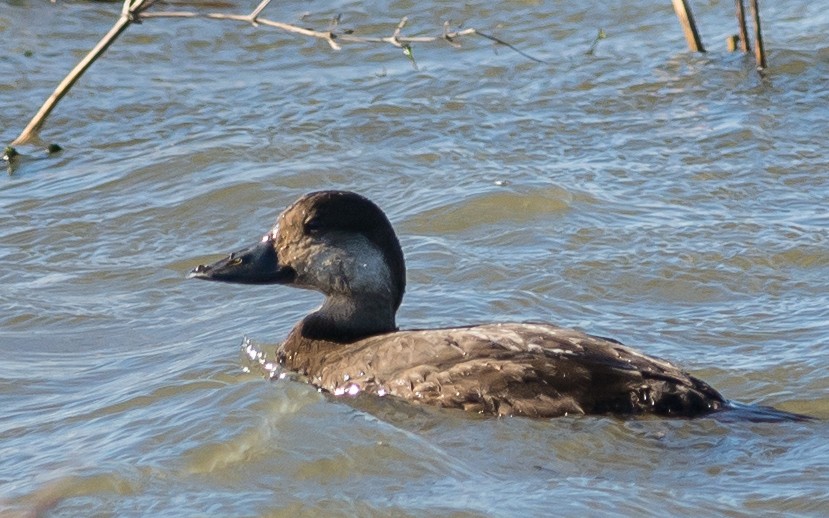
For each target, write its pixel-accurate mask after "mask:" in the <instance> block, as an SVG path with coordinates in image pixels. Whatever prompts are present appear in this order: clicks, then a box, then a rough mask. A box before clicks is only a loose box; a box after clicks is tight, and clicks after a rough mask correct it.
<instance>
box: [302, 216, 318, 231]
mask: <svg viewBox="0 0 829 518" xmlns="http://www.w3.org/2000/svg"><path fill="white" fill-rule="evenodd" d="M321 229H322V222H321V221H320V219H319V218H311V219H309V220H308V221H306V222H305V226H304V227H303V231H304V232H305V233H306V234H316V233H317V232H319V231H320V230H321Z"/></svg>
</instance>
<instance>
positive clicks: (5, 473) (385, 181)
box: [0, 0, 829, 516]
mask: <svg viewBox="0 0 829 518" xmlns="http://www.w3.org/2000/svg"><path fill="white" fill-rule="evenodd" d="M252 4H253V3H252V2H242V1H240V0H234V1H233V2H230V3H229V7H228V10H229V11H233V12H242V11H244V10H246V9H249V8H251V7H250V6H251V5H252ZM771 4H772V2H765V3H764V4H763V6H762V8H763V16H764V20H765V26H764V29H765V37H766V43H767V47H768V49H769V62H770V68H769V70H768V73H767V74H766V75H765V76H764V77H760V76H759V75H758V74H757V73H756V71H755V70H754V67H753V65H752V62H751V60H750V58H748V57H745V56H742V55H739V54H728V53H726V52H724V51H723V50H722V49H723V47H724V43H721V42H723V41H724V38H725V36H726V35H728V34H730V33H732V32H734V25H735V24H734V21H733V16H732V8H733V6H732V3H729V2H716V1H714V2H694V8H695V14H696V16H697V21H698V23H699V25H700V28H701V31H702V34H703V38H704V39H705V43H706V44H707V46H708V47H709V48H710V50H711V52H710V53H708V54H705V55H693V54H689V53H687V52H686V51H685V50H684V41H683V39H682V36H681V33H680V31H679V28H678V24H677V22H676V19H675V17H674V14H673V12H672V10H671V7H670V3H669V2H662V3H653V2H644V1H639V0H633V1H628V2H624V3H621V2H582V3H578V2H538V3H535V2H499V3H494V2H492V3H490V4H489V5H488V6H485V7H481V6H477V5H475V4H474V3H467V4H465V5H464V6H463V7H461V6H460V5H459V4H458V3H457V2H439V1H433V2H420V3H413V2H369V3H366V2H336V3H331V4H327V5H317V4H307V3H304V2H279V3H278V5H274V6H272V7H271V8H269V10H268V11H267V12H268V13H269V16H270V17H271V18H274V19H279V20H285V21H297V20H299V18H300V17H301V16H302V15H303V13H305V12H306V11H308V10H311V13H310V14H309V15H307V16H306V17H305V18H304V19H303V20H302V21H301V22H299V23H301V24H303V25H307V26H314V27H318V28H324V27H326V26H327V25H328V20H329V19H330V18H331V17H333V16H335V15H336V14H337V13H342V14H343V17H342V21H341V24H342V25H343V26H344V27H346V28H354V29H358V31H359V32H361V33H366V34H372V35H375V34H390V33H391V31H392V30H393V28H394V26H395V25H396V24H397V21H398V20H399V19H400V18H401V17H402V16H404V15H409V16H410V20H409V25H408V26H407V29H406V31H408V33H409V34H426V33H429V34H432V33H439V32H440V30H441V26H442V23H443V20H445V19H452V20H454V21H455V22H463V24H464V26H474V27H478V28H480V29H482V30H485V31H490V32H493V33H495V34H497V35H498V36H500V37H502V38H504V39H506V40H508V41H510V42H511V43H514V44H515V45H517V46H518V47H519V48H521V49H522V50H524V51H526V52H529V53H530V54H532V55H534V56H537V57H538V58H541V59H543V60H545V61H547V63H543V64H539V63H534V62H532V61H529V60H526V59H524V58H522V57H521V56H519V55H517V54H515V53H512V52H510V51H508V50H507V49H505V48H503V47H498V48H495V47H493V45H492V44H491V42H489V41H487V40H482V39H481V40H475V39H472V40H465V41H464V42H463V43H464V46H463V47H462V48H460V49H453V48H451V47H449V46H448V45H416V46H415V48H414V56H415V59H416V61H417V69H415V68H414V67H413V66H412V64H411V63H410V62H409V61H408V60H407V59H406V58H405V57H404V56H403V55H402V53H401V52H400V51H399V50H396V49H393V48H392V47H378V46H366V45H348V46H346V48H345V49H344V50H343V51H341V52H333V51H331V50H330V49H329V48H328V47H327V45H325V44H324V43H316V42H311V41H308V40H306V39H302V38H298V37H292V36H288V35H285V34H281V33H277V32H275V31H273V30H268V29H265V28H259V29H253V28H249V27H246V26H243V25H235V24H232V23H230V22H216V21H204V20H152V21H148V22H146V23H144V24H142V25H141V26H135V27H131V28H130V29H129V30H128V31H127V33H125V34H124V35H123V37H122V38H121V39H120V40H119V41H118V42H117V43H116V44H115V45H113V46H112V47H111V48H110V50H109V51H108V52H107V54H106V56H105V57H104V59H103V60H101V61H100V62H98V63H96V64H95V65H94V66H93V68H92V69H91V70H90V71H89V73H88V74H87V75H86V76H85V77H84V78H83V79H82V80H81V81H80V82H79V83H78V84H77V85H76V86H75V88H74V89H73V90H72V91H71V93H70V95H69V96H68V97H67V98H66V99H64V101H63V102H62V103H61V104H60V105H59V107H58V109H57V110H56V111H55V112H54V113H53V115H52V117H51V118H50V119H49V121H48V123H47V126H46V128H45V130H44V131H43V132H42V135H41V136H42V137H43V139H44V141H46V142H57V143H59V144H60V145H61V146H63V147H64V148H65V151H64V152H62V153H60V154H58V155H55V156H53V157H50V158H43V157H41V156H40V154H39V152H37V151H36V150H34V149H32V148H24V149H21V150H22V151H23V152H24V153H27V154H29V155H30V157H29V158H27V159H26V160H24V161H23V162H22V163H21V164H20V166H19V167H18V169H17V170H16V171H15V173H14V174H13V175H10V176H6V177H5V178H3V179H2V180H0V283H1V284H2V291H0V294H2V295H0V351H2V355H3V361H2V363H0V408H2V409H3V410H2V412H1V413H0V459H2V460H1V461H0V513H2V512H6V513H13V514H27V513H29V512H31V513H32V514H34V515H38V514H44V515H50V516H79V515H96V516H101V515H103V516H107V515H112V516H146V515H151V514H152V515H167V516H183V515H184V516H187V515H195V516H203V515H211V516H222V515H240V516H242V515H244V516H283V515H285V516H295V515H308V516H317V515H321V514H323V513H325V514H331V515H360V516H367V515H375V516H387V515H396V516H397V515H411V516H422V515H455V516H485V515H519V514H520V515H527V514H529V515H550V514H563V515H601V514H605V513H610V512H612V513H621V514H631V515H633V514H635V515H640V514H652V515H656V514H658V515H667V514H685V515H687V514H691V513H702V514H706V515H708V514H728V515H731V516H734V515H741V514H746V515H749V514H750V515H757V514H772V513H775V512H786V513H800V514H812V515H826V514H827V513H829V446H827V444H829V443H827V440H826V437H827V436H829V427H828V426H827V424H826V419H827V418H829V381H828V380H829V376H827V374H826V373H827V372H829V354H827V353H829V325H827V324H829V291H828V290H827V284H828V283H827V279H829V211H828V210H827V208H828V207H829V175H827V173H829V152H827V146H826V143H825V140H826V135H827V134H829V122H827V121H829V108H827V107H829V82H827V77H829V43H827V39H826V34H827V33H829V16H828V15H827V14H826V12H825V9H823V6H821V5H819V4H820V3H819V2H805V1H793V2H780V3H779V4H778V5H771ZM187 7H188V6H187V5H184V6H183V7H181V6H179V7H178V8H187ZM119 8H120V6H119V4H118V3H114V4H113V3H99V2H92V3H84V2H64V1H58V2H57V3H55V4H51V3H49V2H42V1H34V0H0V51H2V52H0V106H2V108H3V112H2V119H1V120H0V134H1V135H2V138H3V141H4V142H10V141H11V140H13V139H14V138H15V136H16V135H17V133H18V132H19V131H20V130H21V129H22V128H23V127H24V126H25V124H26V122H27V121H28V120H29V118H30V117H31V116H32V115H33V114H34V113H35V111H36V110H37V108H38V106H39V105H40V103H41V102H42V101H43V100H44V99H45V98H46V97H47V96H48V95H49V93H50V92H51V91H52V89H53V88H54V86H55V85H56V84H57V83H58V81H60V79H62V78H63V76H64V74H65V73H66V72H67V71H68V70H69V69H70V68H71V67H72V66H74V64H75V63H76V62H77V60H79V59H80V58H81V57H82V56H83V55H84V53H85V52H86V51H87V50H88V49H89V48H91V47H92V46H93V45H94V43H95V42H96V41H97V40H98V39H99V38H100V36H101V35H103V34H104V33H105V32H106V31H107V30H108V29H109V27H110V26H111V24H112V23H113V22H114V20H115V18H116V13H117V12H118V10H119ZM215 8H216V9H220V8H221V5H219V6H218V7H215ZM600 28H604V29H605V32H606V33H607V38H606V39H605V40H602V41H600V42H599V43H598V46H597V48H596V51H595V53H594V54H593V55H587V54H585V51H586V50H587V49H588V48H589V47H590V45H591V43H592V41H593V39H594V38H595V36H596V34H597V32H598V30H599V29H600ZM327 188H338V189H339V188H344V189H352V190H358V191H360V192H362V193H364V194H366V195H367V196H369V197H370V198H372V199H373V200H375V201H376V202H377V203H378V204H379V205H380V206H382V207H383V208H384V209H385V210H386V211H387V212H388V214H389V216H390V219H391V220H392V222H393V223H394V224H395V226H396V227H397V229H398V231H399V232H400V234H401V240H402V244H403V246H404V249H405V252H406V256H407V261H408V266H409V275H408V277H409V293H408V294H407V296H406V299H405V300H404V304H403V307H402V308H401V312H400V315H399V323H400V324H401V325H402V326H403V327H424V326H441V325H453V324H461V323H474V322H483V321H491V320H522V319H533V320H549V321H553V322H556V323H559V324H562V325H567V326H575V327H580V328H583V329H585V330H587V331H589V332H593V333H597V334H602V335H607V336H613V337H615V338H617V339H619V340H622V341H623V342H625V343H628V344H631V345H635V346H637V347H638V348H640V349H642V350H644V351H646V352H648V353H651V354H654V355H658V356H662V357H666V358H670V359H673V360H675V361H677V362H678V363H680V364H682V365H683V366H685V367H686V368H688V369H689V370H691V371H692V372H693V373H695V374H697V375H699V376H700V377H702V378H704V379H706V380H707V381H709V382H710V383H711V384H713V385H714V386H715V387H717V388H719V389H720V390H721V391H722V392H723V393H724V394H725V395H726V396H727V397H729V398H731V399H734V400H737V401H741V402H745V403H762V404H767V405H774V406H776V407H778V408H781V409H785V410H789V411H795V412H803V413H808V414H811V415H814V416H817V417H819V418H820V420H819V421H816V422H813V423H746V422H727V421H722V420H716V419H698V420H692V421H688V420H658V419H635V420H619V419H614V418H596V417H587V418H565V419H556V420H548V421H533V420H528V419H518V418H515V419H500V420H493V419H481V418H478V417H476V416H468V415H465V414H459V413H456V412H451V411H438V410H432V409H423V408H415V407H411V406H408V405H405V404H400V403H396V402H394V401H390V400H387V399H384V400H379V401H378V400H371V399H363V398H361V397H358V398H357V399H356V400H343V399H339V400H336V399H331V398H328V397H326V396H324V395H322V394H319V393H317V392H316V391H315V390H313V389H312V388H310V387H309V386H306V385H303V384H301V383H298V382H295V381H290V380H287V379H286V380H274V381H268V380H267V379H266V376H265V375H263V373H262V372H261V369H258V368H257V366H258V364H257V363H256V362H251V361H250V360H249V359H248V358H247V356H246V354H245V353H244V351H243V350H242V347H241V344H243V338H244V337H245V336H248V337H250V339H251V340H252V343H253V344H254V346H255V347H257V348H259V349H260V350H262V351H270V350H272V348H271V345H269V344H275V343H277V342H278V341H279V340H280V338H281V337H283V336H284V335H285V333H286V332H287V331H288V330H289V329H290V327H291V326H292V325H293V323H294V322H296V321H297V320H298V319H299V318H300V317H301V316H302V315H303V314H305V313H306V312H307V311H308V310H309V309H310V308H312V307H314V306H315V305H316V304H318V303H319V301H320V298H319V296H318V295H315V294H313V293H305V292H296V291H292V290H289V289H287V288H273V287H246V286H232V285H213V284H206V283H195V282H186V281H184V273H185V272H186V271H187V270H188V269H189V268H190V267H192V266H193V265H195V264H197V263H199V262H204V261H206V260H209V259H212V258H214V257H216V256H217V255H216V254H221V253H225V252H227V251H230V250H233V249H235V248H236V247H238V246H239V245H242V244H246V243H247V242H249V241H250V240H252V239H255V238H256V237H257V236H259V235H261V234H262V233H263V232H264V231H265V230H266V229H267V228H268V227H269V226H270V224H271V223H272V222H273V219H274V218H275V216H276V214H277V213H278V212H279V211H280V210H281V209H282V208H283V207H284V206H285V205H286V204H287V203H289V202H290V201H292V200H293V199H295V198H296V197H297V196H298V195H299V194H301V193H304V192H307V191H310V190H317V189H327Z"/></svg>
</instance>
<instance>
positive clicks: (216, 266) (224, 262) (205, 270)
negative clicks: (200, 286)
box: [187, 236, 296, 284]
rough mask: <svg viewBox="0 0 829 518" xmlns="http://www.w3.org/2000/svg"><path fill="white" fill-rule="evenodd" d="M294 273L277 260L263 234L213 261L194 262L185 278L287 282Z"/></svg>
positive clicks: (242, 282)
mask: <svg viewBox="0 0 829 518" xmlns="http://www.w3.org/2000/svg"><path fill="white" fill-rule="evenodd" d="M295 275H296V273H295V272H294V270H293V268H290V267H288V266H283V265H281V264H279V258H278V257H277V255H276V250H275V249H274V247H273V241H272V240H271V239H268V236H266V237H265V238H264V239H263V240H262V241H260V242H258V243H256V244H255V245H253V246H250V247H248V248H245V249H243V250H239V251H238V252H233V253H232V254H230V255H228V256H227V257H225V258H224V259H221V260H219V261H216V262H215V263H213V264H207V265H205V264H200V265H198V266H196V267H195V268H193V269H192V270H190V272H189V273H188V274H187V278H188V279H204V280H208V281H221V282H235V283H239V284H284V283H288V282H291V281H292V280H293V279H294V276H295Z"/></svg>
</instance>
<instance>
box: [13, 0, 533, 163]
mask: <svg viewBox="0 0 829 518" xmlns="http://www.w3.org/2000/svg"><path fill="white" fill-rule="evenodd" d="M155 2H156V0H124V4H123V6H122V8H121V16H120V17H119V19H118V21H117V22H115V25H114V26H113V27H112V29H110V30H109V32H108V33H107V34H106V35H105V36H104V37H103V38H102V39H101V41H99V42H98V44H97V45H95V47H94V48H93V49H92V50H91V51H90V52H89V53H88V54H87V55H86V56H85V57H84V58H83V59H82V60H81V61H80V63H78V64H77V65H76V66H75V68H74V69H72V71H71V72H70V73H69V74H68V75H67V76H66V78H64V80H63V81H61V83H60V84H59V85H58V86H57V88H55V91H54V92H53V93H52V95H50V96H49V98H48V99H47V100H46V102H44V103H43V106H41V108H40V110H38V112H37V114H36V115H35V116H34V118H32V120H31V121H30V122H29V124H28V125H27V126H26V128H25V129H24V130H23V132H22V133H21V134H20V136H18V137H17V138H16V139H15V140H14V141H13V142H12V143H11V145H10V146H9V147H8V148H7V151H6V157H5V158H7V159H8V158H9V157H10V156H14V154H16V151H15V150H14V148H13V146H17V145H20V144H25V143H27V142H30V141H31V140H33V139H34V138H35V137H36V136H37V133H38V132H39V131H40V129H41V128H42V127H43V124H44V122H45V121H46V118H47V117H48V116H49V114H50V113H51V112H52V110H53V109H54V108H55V106H57V104H58V102H60V100H61V99H62V98H63V97H64V96H65V95H66V93H67V92H68V91H69V89H70V88H72V85H74V84H75V82H77V80H78V79H79V78H80V77H81V76H82V75H83V73H84V72H86V70H87V69H88V68H89V67H90V66H91V65H92V63H94V62H95V60H97V59H98V58H99V57H100V56H101V55H102V54H103V53H104V52H105V51H106V49H107V48H108V47H109V46H110V45H111V44H112V43H113V42H114V41H115V40H116V39H117V38H118V36H120V35H121V33H123V32H124V30H126V28H127V27H129V26H130V25H131V24H132V23H140V22H142V21H144V20H150V19H153V18H206V19H210V20H231V21H237V22H242V23H246V24H250V25H252V26H254V27H258V26H260V25H264V26H267V27H272V28H275V29H279V30H282V31H285V32H288V33H292V34H298V35H300V36H306V37H311V38H316V39H320V40H323V41H325V42H326V43H328V45H329V46H330V47H331V48H332V49H334V50H340V49H341V48H342V47H341V46H340V42H349V43H387V44H390V45H393V46H395V47H397V48H402V49H403V50H404V51H406V50H407V49H408V53H407V54H406V55H407V56H409V58H410V59H411V44H412V43H430V42H438V41H446V42H448V43H449V44H450V45H453V46H458V44H457V43H456V42H455V40H456V39H457V38H460V37H463V36H471V35H478V36H480V37H483V38H486V39H489V40H491V41H493V42H495V43H497V44H500V45H505V46H507V47H509V48H510V49H512V50H513V51H515V52H517V53H519V54H521V55H522V56H524V57H525V58H527V59H531V60H533V61H536V62H543V61H542V60H540V59H537V58H534V57H532V56H530V55H529V54H527V53H525V52H523V51H521V50H519V49H517V48H516V47H514V46H513V45H511V44H509V43H507V42H505V41H503V40H501V39H499V38H496V37H495V36H491V35H488V34H484V33H482V32H480V31H478V30H476V29H472V28H469V29H464V30H458V31H449V29H448V27H449V25H448V22H447V23H446V24H444V27H443V33H442V34H441V35H439V36H414V37H409V36H403V35H402V31H403V27H404V26H405V25H406V22H407V20H408V18H407V17H404V18H403V19H402V20H400V23H398V25H397V27H396V28H395V30H394V32H393V33H392V35H391V36H387V37H363V36H357V35H354V34H352V33H350V32H347V31H342V32H337V31H336V24H334V25H333V26H332V28H331V29H330V30H328V31H316V30H313V29H307V28H303V27H299V26H297V25H292V24H288V23H283V22H278V21H274V20H271V19H268V18H263V17H262V16H261V14H262V12H263V11H264V10H265V8H266V7H267V6H268V4H270V2H271V0H262V1H261V2H260V3H259V5H257V6H256V8H255V9H254V10H253V11H251V13H250V14H244V15H240V14H228V13H199V12H190V11H160V12H148V9H149V8H150V7H151V6H152V5H153V4H155Z"/></svg>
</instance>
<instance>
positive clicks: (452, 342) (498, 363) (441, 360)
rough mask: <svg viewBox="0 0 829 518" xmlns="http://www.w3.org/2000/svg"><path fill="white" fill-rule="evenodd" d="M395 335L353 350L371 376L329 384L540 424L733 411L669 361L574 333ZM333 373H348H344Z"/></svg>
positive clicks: (472, 330)
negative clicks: (578, 417) (572, 418)
mask: <svg viewBox="0 0 829 518" xmlns="http://www.w3.org/2000/svg"><path fill="white" fill-rule="evenodd" d="M390 336H392V335H384V336H382V337H375V338H374V339H368V340H364V341H363V342H362V343H361V344H360V345H359V347H358V350H350V351H348V353H347V357H348V359H349V361H350V362H351V363H352V365H353V368H352V369H350V370H351V371H353V372H355V373H356V374H358V375H359V374H364V373H371V375H370V376H364V377H362V378H360V377H359V376H357V377H354V376H353V375H352V376H349V380H336V379H331V378H330V377H329V382H330V383H333V384H334V385H337V384H339V386H340V387H342V386H343V384H345V383H348V382H350V383H352V384H360V383H361V384H362V385H360V387H361V388H363V389H366V390H373V391H382V393H387V394H391V395H397V396H399V397H403V398H405V399H409V400H415V401H420V402H423V403H426V404H432V405H438V406H443V407H451V408H463V409H466V410H473V411H479V412H482V413H488V414H496V415H526V416H533V417H554V416H560V415H567V414H602V413H620V414H639V413H658V414H663V415H678V416H693V415H698V414H702V413H705V412H710V411H712V410H716V409H717V408H719V407H720V406H721V405H722V404H723V403H724V400H723V398H722V396H720V394H718V393H717V392H716V391H715V390H714V389H713V388H711V387H710V386H708V385H707V384H706V383H704V382H702V381H700V380H698V379H696V378H694V377H692V376H690V375H688V374H687V373H686V372H684V371H683V370H681V369H679V368H678V367H676V366H674V365H673V364H671V363H669V362H667V361H664V360H661V359H658V358H653V357H650V356H646V355H644V354H641V353H639V352H637V351H635V350H633V349H630V348H628V347H626V346H624V345H622V344H621V343H619V342H617V341H615V340H610V339H606V338H601V337H598V336H592V335H587V334H584V333H581V332H579V331H575V330H571V329H564V328H558V327H554V326H550V325H546V324H528V323H521V324H494V325H483V326H473V327H465V328H453V329H436V330H421V331H406V332H399V333H394V335H393V339H390ZM344 357H345V356H344ZM332 360H333V358H332ZM355 360H356V363H355ZM334 363H335V364H336V363H339V362H337V361H334ZM330 367H331V369H332V370H331V372H343V370H342V366H341V365H340V366H335V365H334V364H331V365H330ZM329 390H330V389H329ZM334 390H335V391H336V390H338V388H337V387H334Z"/></svg>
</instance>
